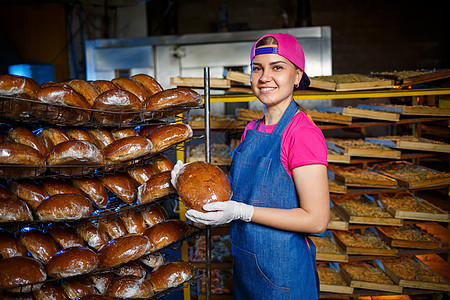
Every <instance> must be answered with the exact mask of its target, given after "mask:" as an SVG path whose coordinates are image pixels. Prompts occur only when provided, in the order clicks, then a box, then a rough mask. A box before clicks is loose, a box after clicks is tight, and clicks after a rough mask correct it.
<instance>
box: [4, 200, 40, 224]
mask: <svg viewBox="0 0 450 300" xmlns="http://www.w3.org/2000/svg"><path fill="white" fill-rule="evenodd" d="M31 220H33V215H32V213H31V210H30V208H29V207H28V205H27V204H26V203H25V202H24V201H22V200H20V199H11V198H0V223H3V222H14V221H31Z"/></svg>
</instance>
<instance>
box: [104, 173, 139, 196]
mask: <svg viewBox="0 0 450 300" xmlns="http://www.w3.org/2000/svg"><path fill="white" fill-rule="evenodd" d="M99 179H100V182H101V183H102V184H103V186H105V187H106V188H107V189H108V190H110V191H111V192H112V193H114V195H116V196H117V197H119V199H122V200H123V201H124V202H126V203H132V202H134V201H135V200H136V195H137V193H136V187H135V185H134V183H133V180H132V179H131V177H130V176H128V175H127V173H114V174H106V175H104V176H100V177H99Z"/></svg>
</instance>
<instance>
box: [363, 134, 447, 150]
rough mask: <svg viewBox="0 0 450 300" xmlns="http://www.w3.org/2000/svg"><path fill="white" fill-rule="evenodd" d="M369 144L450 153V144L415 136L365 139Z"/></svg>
mask: <svg viewBox="0 0 450 300" xmlns="http://www.w3.org/2000/svg"><path fill="white" fill-rule="evenodd" d="M365 140H366V141H367V142H371V143H375V144H379V145H384V146H387V147H390V148H394V149H408V150H419V151H431V152H444V153H450V144H446V143H442V142H438V141H433V140H430V139H425V138H422V137H415V136H384V137H371V138H365Z"/></svg>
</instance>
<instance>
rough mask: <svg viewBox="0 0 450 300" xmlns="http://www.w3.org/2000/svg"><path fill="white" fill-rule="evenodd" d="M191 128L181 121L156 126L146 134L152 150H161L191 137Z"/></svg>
mask: <svg viewBox="0 0 450 300" xmlns="http://www.w3.org/2000/svg"><path fill="white" fill-rule="evenodd" d="M192 135H193V133H192V129H191V127H190V126H189V125H187V124H183V123H172V124H167V125H164V126H161V127H159V128H156V129H155V130H153V131H152V132H150V133H149V134H148V135H147V139H149V140H150V141H151V143H152V145H153V152H160V151H163V150H165V149H167V148H169V147H170V146H173V145H175V144H176V143H179V142H182V141H185V140H187V139H188V138H190V137H192Z"/></svg>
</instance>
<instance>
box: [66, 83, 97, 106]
mask: <svg viewBox="0 0 450 300" xmlns="http://www.w3.org/2000/svg"><path fill="white" fill-rule="evenodd" d="M66 84H67V85H68V86H70V87H71V88H72V89H74V90H75V91H76V92H78V93H79V94H81V95H83V97H84V98H85V99H86V100H87V102H88V103H89V105H90V106H93V105H94V101H95V99H96V98H97V97H98V95H100V92H99V90H98V89H97V88H96V87H95V86H94V85H91V84H90V83H89V82H88V81H86V80H81V79H73V80H70V81H67V82H66Z"/></svg>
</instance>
